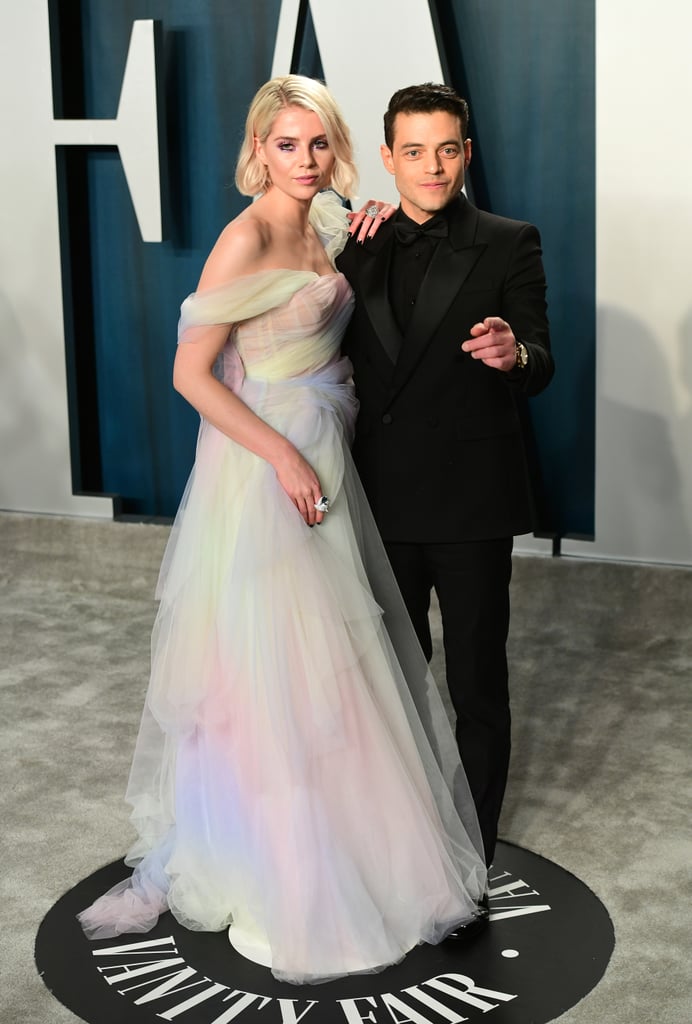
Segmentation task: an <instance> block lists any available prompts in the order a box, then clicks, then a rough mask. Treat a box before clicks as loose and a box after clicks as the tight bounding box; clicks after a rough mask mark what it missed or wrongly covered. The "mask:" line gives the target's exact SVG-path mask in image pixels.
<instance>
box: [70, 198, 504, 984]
mask: <svg viewBox="0 0 692 1024" xmlns="http://www.w3.org/2000/svg"><path fill="white" fill-rule="evenodd" d="M311 218H312V220H313V223H314V224H315V227H316V228H317V230H318V231H319V233H320V236H321V238H322V240H323V241H324V243H325V246H326V247H327V250H328V253H329V255H330V256H331V257H332V258H333V256H334V255H335V254H336V252H338V251H339V249H340V247H341V246H342V245H343V243H344V239H345V230H346V222H345V216H344V213H343V211H342V210H341V207H340V206H339V205H338V203H337V202H336V201H335V199H333V198H330V197H329V195H328V194H327V195H326V196H324V197H323V196H319V197H317V199H316V200H315V201H314V203H313V210H312V214H311ZM352 302H353V298H352V294H351V291H350V288H349V285H348V283H347V281H346V280H345V278H344V277H343V276H342V275H340V274H332V275H328V276H323V277H318V276H317V275H315V274H313V273H310V272H302V271H293V270H269V271H265V272H262V273H257V274H253V275H252V276H249V277H245V278H242V279H239V280H236V281H235V282H234V283H232V284H230V285H229V286H227V287H224V288H222V289H217V290H214V291H211V292H206V293H201V294H198V295H192V296H190V297H189V298H188V299H187V300H186V301H185V303H184V304H183V307H182V319H181V341H182V342H183V343H188V344H194V342H195V335H196V332H197V331H198V330H200V329H202V328H203V327H204V326H205V325H208V324H219V323H228V324H235V326H234V328H233V329H232V331H231V334H230V337H229V341H228V343H227V345H226V347H225V349H224V351H223V353H222V358H221V359H220V360H219V365H218V367H217V370H218V375H219V376H220V377H221V379H222V380H223V381H224V382H225V383H226V384H227V385H228V386H229V387H231V388H232V389H233V390H234V391H235V392H236V393H237V394H238V395H239V396H240V397H241V398H242V399H243V401H244V402H246V403H247V405H249V406H250V407H251V408H252V409H254V410H255V412H256V413H257V414H258V415H259V416H261V417H262V418H263V419H264V420H266V421H267V422H268V423H270V424H271V425H272V426H273V427H275V429H276V430H278V431H279V432H280V433H281V434H283V435H285V436H286V437H288V438H290V439H291V441H292V442H293V443H294V444H295V445H296V446H297V447H298V448H299V449H300V451H301V452H302V453H303V454H304V455H305V457H306V459H307V460H308V461H309V462H310V463H311V464H312V466H313V467H314V469H315V470H316V472H317V474H318V476H319V479H320V482H321V484H322V487H323V491H324V493H325V494H326V495H328V497H329V498H330V499H331V502H332V504H331V510H330V511H329V513H328V514H327V515H326V516H325V520H324V522H323V523H322V524H321V525H320V526H316V527H314V528H312V529H310V528H308V527H307V526H306V525H305V523H304V521H303V520H302V518H301V517H300V515H299V514H298V512H297V511H296V509H295V507H294V506H293V504H292V502H291V501H290V499H289V498H288V497H287V495H286V494H285V492H284V491H283V490H282V488H281V487H280V485H279V483H278V482H277V479H276V476H275V473H274V470H273V469H272V468H271V466H270V465H269V464H268V463H267V462H265V461H263V460H262V459H261V458H259V457H257V456H255V455H253V454H252V453H250V452H249V451H247V450H246V449H244V448H243V447H241V446H240V445H238V444H236V443H235V442H233V441H231V440H229V439H228V438H227V437H226V436H225V435H224V434H222V433H220V432H219V431H217V430H216V429H215V428H214V427H212V426H211V425H210V424H208V423H206V422H203V423H202V426H201V429H200V435H199V443H198V448H197V456H196V462H195V466H194V470H193V473H192V476H191V478H190V481H189V484H188V487H187V489H186V492H185V495H184V498H183V501H182V504H181V507H180V510H179V512H178V516H177V519H176V522H175V525H174V528H173V530H172V534H171V538H170V541H169V545H168V548H167V551H166V556H165V559H164V564H163V567H162V571H161V579H160V582H159V591H158V596H159V597H160V610H159V614H158V617H157V621H156V625H155V628H154V635H153V643H152V674H151V682H150V686H149V690H148V694H147V698H146V704H145V708H144V713H143V718H142V724H141V729H140V733H139V737H138V740H137V745H136V750H135V755H134V762H133V765H132V771H131V776H130V781H129V786H128V793H127V799H128V801H129V802H130V803H131V804H132V807H133V813H132V821H133V823H134V825H135V827H136V829H137V831H138V833H139V838H138V840H137V841H136V842H135V844H134V846H133V847H132V849H131V850H130V852H129V854H128V856H127V858H126V862H127V863H128V864H130V865H135V870H134V874H133V876H132V878H131V879H126V880H125V881H124V882H122V883H121V884H119V885H117V886H115V888H114V889H112V890H111V891H110V892H109V893H106V894H105V895H104V896H102V897H101V898H100V899H98V900H97V901H96V902H95V903H94V904H93V905H92V906H91V907H89V908H88V909H87V910H85V911H83V912H82V913H81V914H80V921H81V923H82V926H83V928H84V930H85V932H86V933H87V935H88V936H89V937H90V938H94V939H99V938H107V937H111V936H114V935H118V934H121V933H123V932H141V931H147V930H148V929H150V928H151V927H153V925H154V924H155V923H156V921H157V918H158V916H159V915H160V914H161V913H162V912H164V911H166V910H169V909H170V910H171V911H172V912H173V914H174V915H175V917H176V918H177V919H178V920H179V921H180V922H181V923H182V924H184V925H185V926H186V927H188V928H191V929H195V930H205V931H207V930H209V931H216V930H220V929H224V928H228V926H229V925H232V928H231V940H232V941H233V935H234V933H235V935H236V939H237V941H236V942H234V944H236V945H237V948H240V949H243V947H244V946H245V948H247V949H253V950H254V952H253V953H251V954H250V955H252V956H253V958H255V959H258V960H260V961H263V962H265V963H267V964H268V965H271V969H272V972H273V974H274V975H275V976H276V977H277V978H279V979H282V980H286V981H291V982H296V983H301V982H316V981H323V980H326V979H328V978H333V977H336V976H340V975H345V974H349V973H356V972H364V971H373V970H379V969H382V968H383V967H384V966H386V965H388V964H391V963H395V962H397V961H398V960H400V959H401V958H402V957H403V956H404V955H405V954H406V952H407V951H408V950H410V949H411V948H412V947H413V946H415V945H416V944H418V943H420V942H423V941H425V942H433V943H434V942H438V941H440V940H441V939H442V938H443V937H444V936H445V935H446V934H447V933H448V932H449V931H450V930H451V929H453V928H454V927H455V926H456V925H457V924H458V923H459V922H462V921H465V920H468V919H469V918H470V917H471V916H472V915H473V913H474V909H475V904H476V902H477V901H478V899H479V898H480V897H481V895H482V893H483V891H484V887H485V881H486V872H485V865H484V862H483V859H482V857H481V856H480V854H479V852H478V851H480V850H481V849H482V846H481V839H480V834H479V830H478V825H477V821H476V816H475V811H474V809H473V804H472V801H471V797H470V795H469V791H468V786H467V784H466V779H465V776H464V774H463V770H462V768H461V765H460V763H459V758H458V754H457V749H456V744H455V742H454V738H453V735H452V732H451V729H450V727H449V724H448V722H447V719H446V716H445V712H444V709H443V707H442V704H441V701H440V698H439V695H438V692H437V690H436V687H435V683H434V681H433V680H432V679H431V677H430V675H429V672H428V668H427V665H426V663H425V660H424V657H423V654H422V652H421V651H420V648H419V647H418V644H417V642H416V640H415V637H414V634H413V630H412V627H411V625H410V622H409V620H408V618H407V616H406V613H405V611H404V607H403V603H402V601H401V597H400V595H399V593H398V590H397V588H396V585H395V583H394V580H393V576H392V574H391V570H390V568H389V565H388V563H387V560H386V557H385V555H384V550H383V547H382V544H381V541H380V539H379V537H378V535H377V531H376V529H375V527H374V524H373V520H372V516H371V514H370V511H369V509H368V506H367V503H366V501H365V498H364V496H363V493H362V490H361V487H360V484H359V481H358V479H357V476H356V474H355V471H354V468H353V464H352V461H351V456H350V452H349V439H350V437H351V432H352V426H353V422H354V418H355V414H356V410H357V406H356V403H355V400H354V395H353V389H352V385H351V380H350V375H351V367H350V364H349V362H348V361H347V360H346V359H343V358H340V356H339V343H340V339H341V337H342V334H343V331H344V328H345V325H346V323H347V321H348V318H349V316H350V312H351V306H352Z"/></svg>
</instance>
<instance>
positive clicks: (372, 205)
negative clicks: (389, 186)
mask: <svg viewBox="0 0 692 1024" xmlns="http://www.w3.org/2000/svg"><path fill="white" fill-rule="evenodd" d="M375 210H376V211H377V212H376V213H375ZM393 213H396V206H392V204H391V203H383V202H380V201H379V200H377V199H368V201H367V203H365V204H364V205H363V206H361V208H360V210H357V211H356V212H355V213H354V212H352V211H349V213H348V214H347V216H348V219H349V220H350V222H351V226H350V228H349V229H348V233H349V235H355V236H356V241H357V242H361V243H362V242H364V241H365V239H366V238H372V237H373V235H375V234H376V233H377V230H378V228H379V227H380V225H381V224H384V222H385V221H386V220H389V218H390V217H391V216H392V214H393ZM373 214H374V215H373Z"/></svg>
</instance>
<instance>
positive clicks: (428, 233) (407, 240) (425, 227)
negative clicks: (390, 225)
mask: <svg viewBox="0 0 692 1024" xmlns="http://www.w3.org/2000/svg"><path fill="white" fill-rule="evenodd" d="M448 234H449V225H448V223H447V221H446V220H445V219H444V217H432V218H431V219H430V220H426V221H425V222H424V223H423V224H413V223H412V222H411V221H406V220H395V221H394V237H395V238H396V240H397V242H398V243H399V244H400V245H413V243H414V242H419V241H420V240H421V239H423V238H446V237H447V235H448Z"/></svg>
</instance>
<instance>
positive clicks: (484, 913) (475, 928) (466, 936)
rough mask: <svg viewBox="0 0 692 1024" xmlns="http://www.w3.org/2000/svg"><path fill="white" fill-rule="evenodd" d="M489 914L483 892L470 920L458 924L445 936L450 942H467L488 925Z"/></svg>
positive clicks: (486, 895)
mask: <svg viewBox="0 0 692 1024" xmlns="http://www.w3.org/2000/svg"><path fill="white" fill-rule="evenodd" d="M489 915H490V908H489V906H488V894H487V893H485V894H484V895H483V896H482V897H481V899H480V900H479V901H478V903H477V904H476V914H475V916H474V917H472V918H471V920H470V921H467V922H466V924H460V925H459V927H458V928H455V929H454V931H453V932H450V933H449V935H447V936H446V938H447V939H451V940H452V942H467V941H468V940H470V939H475V938H476V936H477V935H480V933H481V932H482V931H485V929H486V928H487V927H488V918H489Z"/></svg>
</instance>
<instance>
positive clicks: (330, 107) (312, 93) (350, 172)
mask: <svg viewBox="0 0 692 1024" xmlns="http://www.w3.org/2000/svg"><path fill="white" fill-rule="evenodd" d="M286 107H303V109H304V110H312V111H313V112H314V113H315V114H317V116H318V117H319V119H320V121H321V122H322V127H323V128H324V134H325V135H326V136H327V142H328V143H329V148H330V149H331V151H332V153H333V154H334V170H333V171H332V180H331V182H330V185H331V187H332V188H333V189H334V190H335V191H336V192H338V193H339V195H341V196H344V197H345V198H347V199H348V198H350V197H351V196H352V195H353V193H354V190H355V188H356V187H357V184H358V171H357V170H356V165H355V164H354V162H353V147H352V145H351V133H350V132H349V130H348V126H347V124H346V122H345V121H344V119H343V115H342V113H341V111H340V110H339V108H338V106H337V105H336V102H335V100H334V98H333V96H332V95H331V93H330V92H329V90H328V89H327V88H326V87H325V86H324V85H322V83H321V82H316V81H315V79H314V78H306V77H305V76H304V75H283V76H281V77H280V78H272V79H271V81H269V82H265V84H264V85H263V86H262V88H261V89H260V90H259V91H258V92H257V94H256V95H255V98H254V99H253V101H252V103H251V104H250V109H249V111H248V115H247V120H246V122H245V137H244V139H243V144H242V146H241V147H240V153H239V155H238V164H237V166H236V171H235V183H236V186H237V188H238V191H239V192H240V193H242V195H244V196H256V195H258V194H259V193H261V192H266V191H267V189H268V188H269V186H270V185H271V180H270V178H269V174H268V172H267V168H266V167H265V165H264V164H263V163H262V161H261V160H260V159H259V157H258V156H257V153H256V152H255V139H256V138H257V139H259V140H260V142H264V141H265V140H266V138H267V136H268V135H269V132H270V131H271V129H272V125H273V124H274V121H275V120H276V118H277V115H278V114H280V113H281V111H282V110H285V109H286Z"/></svg>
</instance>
